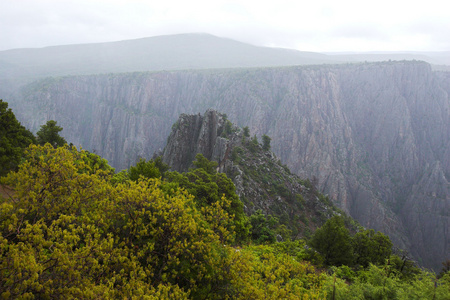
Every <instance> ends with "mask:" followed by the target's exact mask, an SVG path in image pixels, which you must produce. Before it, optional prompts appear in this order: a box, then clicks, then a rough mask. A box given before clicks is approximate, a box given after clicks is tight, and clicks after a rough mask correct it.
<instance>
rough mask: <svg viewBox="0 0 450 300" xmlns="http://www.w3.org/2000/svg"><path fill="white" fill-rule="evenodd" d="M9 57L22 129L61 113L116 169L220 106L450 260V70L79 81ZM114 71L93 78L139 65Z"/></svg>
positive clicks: (8, 87)
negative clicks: (182, 118) (185, 119)
mask: <svg viewBox="0 0 450 300" xmlns="http://www.w3.org/2000/svg"><path fill="white" fill-rule="evenodd" d="M124 53H125V51H124ZM284 53H287V52H284ZM3 54H4V53H3ZM269 56H270V55H269ZM294 56H295V55H294ZM2 57H3V63H2V64H0V67H2V68H3V69H2V70H3V71H4V72H3V71H2V72H0V73H1V74H0V75H1V76H0V81H1V82H2V87H1V88H0V91H1V92H2V96H1V98H3V99H4V100H5V101H8V102H9V103H10V107H11V108H12V109H13V110H14V112H15V114H16V116H17V117H18V119H19V120H20V121H21V122H22V124H23V125H25V126H26V127H28V128H30V129H31V130H32V131H34V132H36V131H37V130H38V129H39V126H40V125H42V124H44V123H45V122H46V121H47V120H50V119H53V120H56V121H57V122H58V125H60V126H62V127H63V128H64V130H63V131H62V135H63V136H64V137H65V138H66V139H67V141H70V142H72V143H73V144H74V145H77V146H78V145H81V146H82V147H83V148H85V149H87V150H90V151H94V152H96V153H98V154H99V155H101V156H103V157H105V158H106V159H108V161H109V162H110V163H111V165H113V166H114V167H116V169H117V170H121V169H124V168H127V167H129V166H130V165H132V164H135V163H136V162H137V161H138V160H139V158H140V157H143V158H151V157H152V155H153V154H154V153H155V152H156V151H159V150H162V149H163V148H164V147H165V144H166V141H167V138H168V136H169V134H170V132H171V127H172V125H173V124H174V122H175V121H176V120H177V119H178V117H179V115H180V114H182V113H188V114H197V113H202V114H203V113H204V112H205V111H206V110H207V109H209V108H213V109H216V110H218V111H220V112H222V113H226V114H227V115H228V119H229V120H230V121H232V122H234V123H236V124H237V125H238V126H242V127H244V126H248V127H249V129H250V132H251V134H252V135H253V134H256V135H257V136H258V137H260V136H261V135H263V134H266V135H268V136H270V137H271V138H272V142H271V145H272V150H273V152H275V154H276V155H277V156H278V157H280V158H281V161H282V163H285V164H287V165H288V166H289V168H290V169H291V170H292V171H293V172H295V173H296V174H298V175H300V176H301V177H302V178H315V179H316V180H315V181H316V182H317V183H318V187H319V189H320V190H321V191H322V192H324V193H326V194H328V195H329V197H330V199H332V201H333V202H334V203H335V204H337V205H338V206H339V207H340V208H342V209H343V210H345V211H346V212H348V213H349V214H350V215H351V216H352V217H354V218H355V219H357V220H358V221H359V222H360V223H361V224H362V225H363V226H366V227H370V228H374V229H376V230H381V231H383V232H385V233H387V234H388V235H389V236H390V237H391V239H392V240H393V242H394V243H395V244H396V245H397V246H399V247H402V248H405V249H407V250H408V251H409V252H410V253H411V254H412V255H413V256H414V258H415V259H417V260H418V262H419V263H420V264H421V265H422V266H425V267H429V268H433V269H434V270H439V269H440V264H441V262H442V261H444V260H445V259H448V258H449V257H448V253H449V252H450V248H449V245H450V233H449V231H450V222H449V221H450V186H449V178H450V97H449V95H450V72H443V71H433V69H432V67H431V65H429V64H428V63H425V62H420V61H396V62H394V61H390V62H376V63H358V64H339V65H312V66H288V67H273V66H272V67H259V68H243V67H241V68H223V69H203V70H170V69H169V68H168V69H167V70H166V71H153V72H134V73H133V72H131V73H109V74H100V75H76V76H75V75H70V74H71V73H70V68H73V66H74V65H70V66H69V67H68V69H67V70H66V71H64V72H62V71H61V72H60V73H57V75H58V76H60V75H64V77H47V78H43V77H42V76H47V75H52V74H53V73H52V72H50V71H49V72H50V73H46V72H45V68H44V67H42V68H41V67H40V68H41V69H39V68H38V69H37V71H35V73H33V68H32V66H33V65H32V64H30V66H28V67H23V68H22V69H17V68H13V63H12V62H11V61H6V60H5V59H4V56H2ZM314 57H315V58H318V57H317V56H314ZM319 58H323V57H319ZM327 59H328V58H327ZM133 61H135V60H133ZM283 63H285V64H288V63H287V62H286V61H282V62H281V63H277V64H283ZM277 64H275V63H274V64H273V65H277ZM87 65H89V64H87ZM225 65H226V64H225ZM89 66H92V65H89ZM102 66H104V64H103V63H102ZM218 66H219V65H217V66H213V68H215V67H218ZM252 66H255V65H252ZM57 67H58V66H57V64H54V65H52V68H55V69H57ZM78 67H79V68H83V64H80V65H79V66H78ZM116 67H117V70H116V69H114V68H106V69H104V70H103V71H102V69H101V70H100V71H98V70H97V69H96V68H94V69H93V70H92V71H90V72H87V73H93V72H94V73H95V72H97V73H100V72H118V71H120V72H123V71H131V70H133V68H128V67H127V68H125V67H123V64H119V65H116ZM119 67H120V68H119ZM220 67H223V65H220ZM233 67H236V65H235V66H233ZM244 67H245V66H244ZM247 67H248V66H247ZM186 68H189V65H188V66H187V67H186ZM194 68H196V67H195V66H194ZM13 69H14V70H15V73H14V74H16V75H17V76H16V77H11V76H10V77H8V76H9V75H8V74H9V73H8V72H9V71H10V70H13ZM139 70H140V69H139ZM169 70H170V71H169ZM75 73H76V74H86V72H84V71H80V69H77V72H75ZM27 74H28V75H27ZM53 76H55V75H54V74H53Z"/></svg>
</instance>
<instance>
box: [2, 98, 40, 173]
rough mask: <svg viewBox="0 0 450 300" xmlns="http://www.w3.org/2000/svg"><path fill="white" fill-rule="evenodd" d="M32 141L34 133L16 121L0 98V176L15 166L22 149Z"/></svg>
mask: <svg viewBox="0 0 450 300" xmlns="http://www.w3.org/2000/svg"><path fill="white" fill-rule="evenodd" d="M32 143H36V139H35V137H34V135H33V134H32V133H31V132H30V131H29V130H27V129H26V128H25V127H23V126H22V125H21V124H20V122H19V121H17V119H16V116H15V115H14V113H13V112H12V110H11V109H10V108H9V109H8V103H7V102H4V101H3V100H1V99H0V176H4V175H6V174H7V173H8V172H9V171H11V170H15V169H16V168H17V166H18V165H19V163H20V160H21V158H22V155H23V151H24V149H25V148H26V147H28V145H30V144H32Z"/></svg>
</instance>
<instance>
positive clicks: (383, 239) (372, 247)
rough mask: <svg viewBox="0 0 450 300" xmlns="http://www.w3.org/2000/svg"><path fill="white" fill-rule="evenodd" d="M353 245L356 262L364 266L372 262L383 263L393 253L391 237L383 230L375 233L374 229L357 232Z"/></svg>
mask: <svg viewBox="0 0 450 300" xmlns="http://www.w3.org/2000/svg"><path fill="white" fill-rule="evenodd" d="M352 245H353V252H354V255H355V264H357V265H361V266H363V267H364V268H366V267H368V266H369V264H370V263H372V264H375V265H383V264H384V263H385V260H386V259H388V258H389V257H390V256H391V253H392V242H391V240H390V239H389V237H388V236H386V235H384V234H382V233H381V232H377V233H375V231H374V230H373V229H370V230H363V231H360V232H358V233H356V234H355V236H354V237H353V239H352Z"/></svg>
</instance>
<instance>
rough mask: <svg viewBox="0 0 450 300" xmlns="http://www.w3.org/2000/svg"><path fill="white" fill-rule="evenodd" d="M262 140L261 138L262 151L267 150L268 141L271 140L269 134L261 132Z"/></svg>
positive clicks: (268, 148) (268, 146) (268, 147)
mask: <svg viewBox="0 0 450 300" xmlns="http://www.w3.org/2000/svg"><path fill="white" fill-rule="evenodd" d="M262 140H263V145H262V147H263V150H264V151H269V150H270V141H271V140H272V139H271V138H270V137H269V136H267V135H265V134H263V136H262Z"/></svg>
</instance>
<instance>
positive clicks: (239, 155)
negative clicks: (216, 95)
mask: <svg viewBox="0 0 450 300" xmlns="http://www.w3.org/2000/svg"><path fill="white" fill-rule="evenodd" d="M197 153H201V154H202V155H203V156H205V157H206V158H207V159H208V160H213V161H216V162H217V163H218V166H217V171H218V172H222V173H225V174H226V175H227V177H228V178H230V179H231V180H232V181H233V183H234V185H235V187H236V193H237V195H239V198H240V199H241V201H242V202H243V203H244V211H245V213H246V214H247V215H251V214H253V213H255V212H256V211H257V210H261V211H262V212H263V213H264V214H266V215H271V216H274V217H276V218H278V220H279V222H280V224H283V225H285V226H286V227H287V228H288V229H289V230H290V231H291V233H292V237H295V238H302V237H309V235H310V234H311V233H312V232H313V231H314V230H316V229H317V228H318V227H320V226H322V225H323V224H324V223H325V222H326V220H327V219H329V218H331V217H332V216H334V215H344V214H343V213H342V211H340V210H339V209H337V208H336V206H335V205H333V204H332V202H331V201H330V200H329V199H328V198H327V197H325V196H324V195H323V194H321V193H319V192H318V191H317V189H316V188H315V187H314V186H313V185H312V184H311V182H310V181H309V180H302V179H301V178H299V177H298V175H295V174H292V173H291V172H290V170H289V168H287V167H286V166H284V165H282V164H281V162H280V161H279V160H278V158H277V157H276V156H275V155H274V153H273V152H271V151H270V150H268V149H264V148H263V147H262V145H261V144H260V143H258V142H257V141H255V140H254V138H251V137H250V136H245V135H244V134H243V130H242V129H241V128H239V127H237V126H235V125H233V124H232V123H231V122H230V121H229V120H227V118H226V116H225V115H223V114H221V113H219V112H217V111H215V110H212V109H208V110H207V111H206V112H205V113H204V114H203V115H201V114H196V115H188V114H182V115H181V116H180V117H179V118H178V120H177V121H176V123H175V124H174V126H172V131H171V133H170V135H169V138H168V140H167V145H166V147H165V148H164V151H163V152H162V159H163V161H164V163H167V164H169V165H170V166H171V169H172V170H174V171H179V172H187V171H188V170H189V168H190V167H194V166H193V164H192V162H193V161H194V159H195V155H196V154H197ZM344 217H345V219H346V223H347V226H349V227H351V228H352V229H356V227H357V225H356V224H355V222H354V221H353V220H352V219H351V218H349V217H346V216H344Z"/></svg>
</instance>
